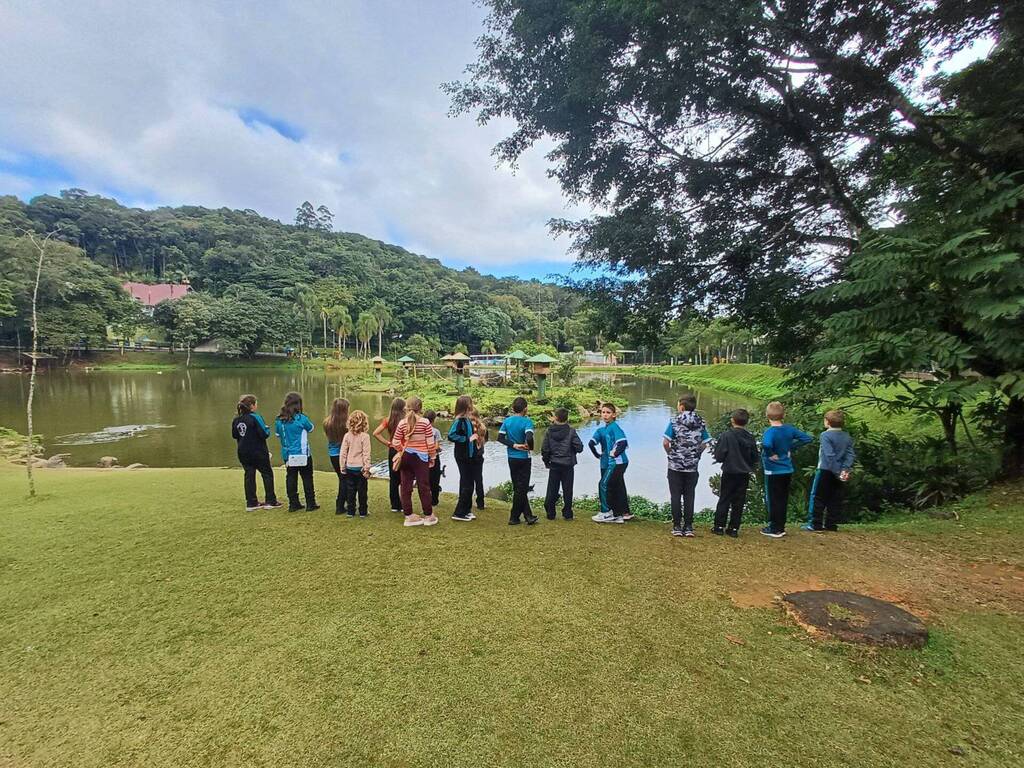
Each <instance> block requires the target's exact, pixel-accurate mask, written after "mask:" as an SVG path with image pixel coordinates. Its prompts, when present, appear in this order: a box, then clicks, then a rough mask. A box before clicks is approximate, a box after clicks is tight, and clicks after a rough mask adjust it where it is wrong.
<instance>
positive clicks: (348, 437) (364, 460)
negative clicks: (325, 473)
mask: <svg viewBox="0 0 1024 768" xmlns="http://www.w3.org/2000/svg"><path fill="white" fill-rule="evenodd" d="M369 428H370V420H369V419H368V418H367V416H366V414H365V413H364V412H363V411H352V413H351V415H350V416H349V417H348V431H347V432H346V433H345V437H344V438H343V439H342V441H341V460H340V464H341V466H343V467H344V468H345V490H346V499H345V506H346V511H345V514H346V515H348V516H349V517H355V516H356V498H357V497H358V499H359V516H360V517H366V515H367V502H366V491H367V480H368V479H369V477H370V433H369Z"/></svg>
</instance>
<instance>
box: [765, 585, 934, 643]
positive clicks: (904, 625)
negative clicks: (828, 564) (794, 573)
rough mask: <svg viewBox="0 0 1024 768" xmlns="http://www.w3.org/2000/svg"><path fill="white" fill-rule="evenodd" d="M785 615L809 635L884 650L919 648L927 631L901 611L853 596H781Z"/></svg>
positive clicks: (833, 593)
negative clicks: (822, 635) (820, 635)
mask: <svg viewBox="0 0 1024 768" xmlns="http://www.w3.org/2000/svg"><path fill="white" fill-rule="evenodd" d="M782 600H783V604H784V605H785V607H786V611H787V612H788V613H789V615H790V616H792V617H793V619H794V620H795V621H796V623H797V624H799V625H800V626H802V627H803V628H804V629H806V630H807V631H808V632H810V633H812V634H817V633H821V634H825V635H828V636H830V637H834V638H836V639H838V640H843V641H845V642H848V643H862V644H865V645H877V646H883V647H886V648H921V647H922V646H924V644H925V643H926V642H927V641H928V628H927V627H926V626H925V625H924V624H923V623H922V622H921V620H920V619H918V618H917V617H916V616H914V614H912V613H909V612H907V611H905V610H903V609H902V608H900V607H898V606H895V605H893V604H892V603H887V602H885V601H883V600H876V599H875V598H873V597H868V596H867V595H859V594H857V593H856V592H837V591H833V590H815V591H810V592H792V593H790V594H788V595H783V597H782Z"/></svg>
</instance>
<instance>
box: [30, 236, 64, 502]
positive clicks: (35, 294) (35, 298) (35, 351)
mask: <svg viewBox="0 0 1024 768" xmlns="http://www.w3.org/2000/svg"><path fill="white" fill-rule="evenodd" d="M58 231H59V230H57V229H55V230H53V231H52V232H50V233H48V234H47V235H46V237H44V238H43V240H42V241H41V242H40V241H39V240H37V239H36V237H35V235H34V234H33V233H31V232H26V235H27V236H28V238H29V240H31V241H32V245H34V246H35V248H36V250H37V251H38V252H39V258H38V260H37V261H36V281H35V285H33V286H32V372H31V373H30V374H29V378H28V402H27V403H26V406H25V416H26V421H27V422H28V440H27V443H28V444H27V445H26V446H25V471H26V472H27V474H28V495H29V497H31V498H33V499H34V498H35V496H36V479H35V477H34V476H33V475H32V460H33V459H34V458H35V455H36V452H35V432H34V428H33V423H32V415H33V414H32V406H33V404H34V402H35V397H36V369H37V368H38V366H39V361H38V360H37V357H38V355H39V316H38V314H37V311H36V310H37V307H38V305H39V304H38V302H39V280H40V278H41V277H42V274H43V258H44V257H45V256H46V243H47V242H48V241H49V239H50V238H51V237H53V236H54V235H56V234H57V232H58Z"/></svg>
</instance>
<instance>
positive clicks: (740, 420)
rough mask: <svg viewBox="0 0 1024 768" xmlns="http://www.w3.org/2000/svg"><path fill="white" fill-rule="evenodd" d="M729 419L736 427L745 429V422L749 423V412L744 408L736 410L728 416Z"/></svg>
mask: <svg viewBox="0 0 1024 768" xmlns="http://www.w3.org/2000/svg"><path fill="white" fill-rule="evenodd" d="M729 418H730V419H731V420H732V423H733V424H735V425H736V426H737V427H745V426H747V422H748V421H750V411H748V410H747V409H746V408H737V409H736V410H735V411H733V412H732V414H730V416H729Z"/></svg>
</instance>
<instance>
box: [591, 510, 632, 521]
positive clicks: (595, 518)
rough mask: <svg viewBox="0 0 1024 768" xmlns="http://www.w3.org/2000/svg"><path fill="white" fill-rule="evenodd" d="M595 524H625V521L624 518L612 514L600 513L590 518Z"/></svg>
mask: <svg viewBox="0 0 1024 768" xmlns="http://www.w3.org/2000/svg"><path fill="white" fill-rule="evenodd" d="M590 519H591V520H593V521H594V522H595V523H624V522H626V521H625V520H623V519H622V517H616V516H615V515H613V514H612V513H611V512H598V513H597V514H596V515H594V516H593V517H591V518H590Z"/></svg>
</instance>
